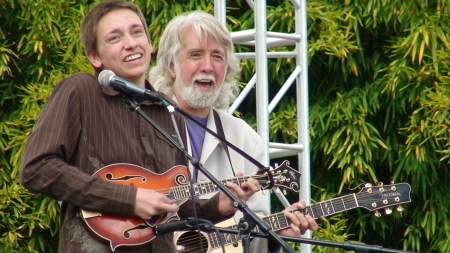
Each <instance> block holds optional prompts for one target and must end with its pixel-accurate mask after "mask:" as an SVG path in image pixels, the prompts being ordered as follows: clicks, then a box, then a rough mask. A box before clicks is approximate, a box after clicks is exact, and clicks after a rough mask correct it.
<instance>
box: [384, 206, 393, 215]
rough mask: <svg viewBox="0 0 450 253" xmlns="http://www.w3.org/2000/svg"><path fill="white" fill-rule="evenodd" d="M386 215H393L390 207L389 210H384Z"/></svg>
mask: <svg viewBox="0 0 450 253" xmlns="http://www.w3.org/2000/svg"><path fill="white" fill-rule="evenodd" d="M384 213H385V214H387V215H389V214H391V213H392V210H391V209H390V208H389V207H387V208H385V209H384Z"/></svg>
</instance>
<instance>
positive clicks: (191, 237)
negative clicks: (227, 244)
mask: <svg viewBox="0 0 450 253" xmlns="http://www.w3.org/2000/svg"><path fill="white" fill-rule="evenodd" d="M199 236H200V238H199ZM200 240H201V243H202V245H203V251H202V247H201V246H200ZM208 247H209V243H208V239H207V237H206V236H205V235H204V234H203V233H200V234H199V233H198V232H197V231H188V232H183V233H182V235H180V237H178V240H177V242H176V249H177V252H186V253H187V252H189V253H194V252H195V253H197V252H199V253H201V252H208Z"/></svg>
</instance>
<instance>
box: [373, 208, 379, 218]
mask: <svg viewBox="0 0 450 253" xmlns="http://www.w3.org/2000/svg"><path fill="white" fill-rule="evenodd" d="M374 215H375V217H377V218H380V217H381V213H380V212H378V210H376V211H375V213H374Z"/></svg>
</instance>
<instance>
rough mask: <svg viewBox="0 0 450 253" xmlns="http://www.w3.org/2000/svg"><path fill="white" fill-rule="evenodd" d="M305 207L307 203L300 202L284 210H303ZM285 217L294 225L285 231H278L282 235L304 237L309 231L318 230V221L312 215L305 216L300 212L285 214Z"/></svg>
mask: <svg viewBox="0 0 450 253" xmlns="http://www.w3.org/2000/svg"><path fill="white" fill-rule="evenodd" d="M305 207H306V203H305V201H304V200H300V201H299V202H297V203H294V204H292V205H291V206H289V207H287V208H286V209H284V211H287V210H293V209H298V210H302V209H304V208H305ZM285 215H286V217H288V218H289V219H290V220H291V222H292V224H291V227H290V228H285V229H283V230H280V231H278V234H280V235H283V236H297V237H298V236H300V235H303V234H304V233H305V232H306V230H308V229H309V230H313V231H315V230H317V228H318V226H317V223H316V221H315V220H314V218H313V217H311V216H310V215H303V213H301V212H299V211H295V212H285Z"/></svg>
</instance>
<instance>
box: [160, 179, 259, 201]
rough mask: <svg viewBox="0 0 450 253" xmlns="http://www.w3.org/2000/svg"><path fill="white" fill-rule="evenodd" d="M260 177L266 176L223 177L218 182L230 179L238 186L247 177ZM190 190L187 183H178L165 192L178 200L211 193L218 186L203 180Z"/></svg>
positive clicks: (223, 182) (193, 185)
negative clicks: (178, 184)
mask: <svg viewBox="0 0 450 253" xmlns="http://www.w3.org/2000/svg"><path fill="white" fill-rule="evenodd" d="M260 177H263V178H266V177H264V176H258V175H254V176H243V177H234V178H230V179H223V180H219V182H220V183H222V184H225V183H226V182H230V181H231V182H233V183H235V184H237V185H239V186H240V185H241V184H242V183H244V182H245V181H246V180H247V179H249V178H254V179H257V180H258V181H259V178H260ZM192 190H193V192H192V194H191V187H190V185H189V184H187V185H180V186H176V187H172V188H171V189H170V191H169V193H168V194H167V196H168V198H169V199H172V200H179V199H186V198H190V197H196V196H200V195H205V194H208V193H212V192H217V191H219V190H220V189H219V187H217V185H215V184H214V183H212V182H209V181H208V182H203V183H195V184H192Z"/></svg>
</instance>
